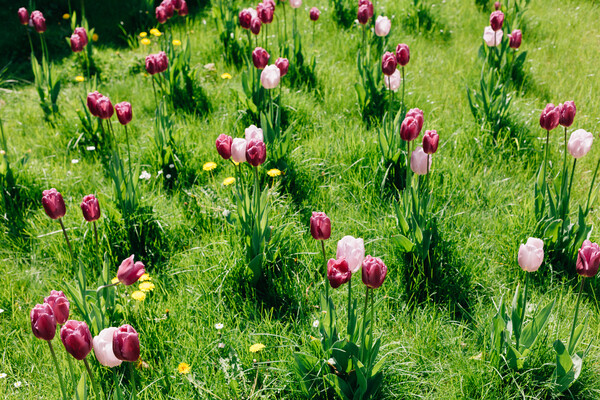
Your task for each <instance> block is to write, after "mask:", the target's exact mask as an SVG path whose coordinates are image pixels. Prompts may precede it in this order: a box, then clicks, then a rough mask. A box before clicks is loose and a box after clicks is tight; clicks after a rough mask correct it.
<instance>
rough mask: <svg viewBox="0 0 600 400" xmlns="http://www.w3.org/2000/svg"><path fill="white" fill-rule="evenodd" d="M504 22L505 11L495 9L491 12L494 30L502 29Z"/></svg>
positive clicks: (491, 23)
mask: <svg viewBox="0 0 600 400" xmlns="http://www.w3.org/2000/svg"><path fill="white" fill-rule="evenodd" d="M503 23H504V13H503V12H502V11H494V12H493V13H492V14H490V26H491V27H492V30H493V31H499V30H500V29H502V24H503Z"/></svg>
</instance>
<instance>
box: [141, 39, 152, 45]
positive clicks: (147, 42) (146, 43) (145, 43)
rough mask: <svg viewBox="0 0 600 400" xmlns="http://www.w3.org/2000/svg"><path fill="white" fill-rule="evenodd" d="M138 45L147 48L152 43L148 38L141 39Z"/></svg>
mask: <svg viewBox="0 0 600 400" xmlns="http://www.w3.org/2000/svg"><path fill="white" fill-rule="evenodd" d="M140 43H142V44H143V45H144V46H148V45H149V44H150V43H152V42H151V41H150V39H148V38H143V39H142V40H141V41H140Z"/></svg>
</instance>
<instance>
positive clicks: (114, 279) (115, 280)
mask: <svg viewBox="0 0 600 400" xmlns="http://www.w3.org/2000/svg"><path fill="white" fill-rule="evenodd" d="M117 282H119V278H118V277H116V276H115V277H114V278H112V280H111V281H110V283H112V284H113V285H114V284H115V283H117Z"/></svg>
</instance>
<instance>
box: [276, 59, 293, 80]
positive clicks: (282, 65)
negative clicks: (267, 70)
mask: <svg viewBox="0 0 600 400" xmlns="http://www.w3.org/2000/svg"><path fill="white" fill-rule="evenodd" d="M275 65H276V66H277V68H279V72H280V76H285V75H286V74H287V73H288V69H289V67H290V62H289V60H288V59H287V58H282V57H279V58H278V59H277V61H275Z"/></svg>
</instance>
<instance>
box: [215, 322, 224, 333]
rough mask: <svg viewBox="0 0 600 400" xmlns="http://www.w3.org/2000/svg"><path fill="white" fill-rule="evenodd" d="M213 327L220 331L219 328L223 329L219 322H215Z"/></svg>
mask: <svg viewBox="0 0 600 400" xmlns="http://www.w3.org/2000/svg"><path fill="white" fill-rule="evenodd" d="M215 329H216V330H218V331H220V330H221V329H223V324H221V323H218V324H215Z"/></svg>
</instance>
